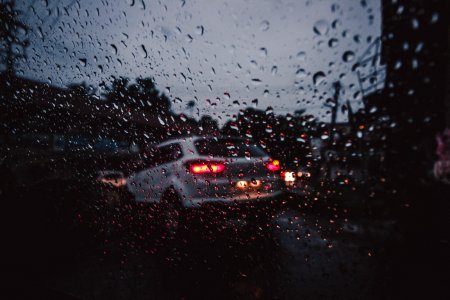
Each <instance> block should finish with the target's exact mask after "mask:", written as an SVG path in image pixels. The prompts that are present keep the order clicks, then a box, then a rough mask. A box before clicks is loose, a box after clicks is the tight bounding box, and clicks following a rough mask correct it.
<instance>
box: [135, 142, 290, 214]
mask: <svg viewBox="0 0 450 300" xmlns="http://www.w3.org/2000/svg"><path fill="white" fill-rule="evenodd" d="M143 157H144V159H143V160H144V164H145V165H146V166H147V169H144V170H141V171H138V172H136V173H134V174H131V175H130V176H129V177H128V179H127V187H128V190H129V191H130V192H131V193H132V194H133V195H134V197H135V201H137V202H138V203H159V204H161V205H162V206H163V207H164V211H163V214H167V215H166V217H167V219H170V220H173V221H174V222H176V221H177V220H179V218H180V212H182V211H187V210H193V209H195V208H201V207H205V206H209V205H219V206H222V207H223V206H230V205H232V204H237V205H240V206H242V205H244V206H252V205H255V204H257V203H262V202H267V201H266V200H270V199H274V198H276V197H277V196H280V195H281V194H282V186H283V183H282V181H281V178H280V174H279V170H280V165H279V162H278V161H276V160H272V159H271V157H269V155H268V154H267V153H266V152H265V151H264V150H263V149H261V148H260V147H259V146H257V145H256V144H255V143H254V142H250V141H247V140H244V139H240V138H228V137H187V138H178V139H172V140H168V141H165V142H163V143H161V144H159V145H156V146H154V147H149V148H148V149H146V150H145V152H144V153H143ZM217 217H219V216H217Z"/></svg>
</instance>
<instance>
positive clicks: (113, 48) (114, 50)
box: [111, 44, 117, 55]
mask: <svg viewBox="0 0 450 300" xmlns="http://www.w3.org/2000/svg"><path fill="white" fill-rule="evenodd" d="M111 48H112V52H113V54H114V55H117V46H116V45H114V44H111Z"/></svg>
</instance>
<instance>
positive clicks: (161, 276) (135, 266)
mask: <svg viewBox="0 0 450 300" xmlns="http://www.w3.org/2000/svg"><path fill="white" fill-rule="evenodd" d="M386 226H387V227H386ZM389 226H390V227H389ZM375 227H376V226H375ZM375 227H374V226H372V227H371V228H372V229H373V228H375ZM378 227H379V228H378V229H379V230H378V231H379V232H378V234H375V235H374V234H371V235H368V234H367V232H366V231H367V226H366V228H365V229H364V226H362V225H361V224H357V223H352V221H350V220H345V219H342V220H341V219H338V218H337V219H330V218H329V217H328V216H321V214H320V213H318V212H311V211H309V212H308V211H303V210H301V209H300V210H299V209H292V208H290V209H283V210H281V211H280V212H279V213H278V214H277V215H276V216H275V218H274V219H273V222H271V223H268V224H267V226H265V228H262V227H257V228H253V229H252V230H247V229H245V230H244V229H242V228H240V227H235V230H227V231H226V232H225V233H223V234H218V235H215V236H214V237H211V236H209V237H208V238H203V237H197V238H192V237H191V238H189V239H184V240H182V241H180V242H177V243H175V244H170V246H167V247H156V246H155V245H154V244H153V243H154V241H153V242H148V243H146V242H143V243H138V244H137V243H135V242H130V240H131V239H130V237H129V236H123V237H120V238H117V239H116V240H114V239H112V240H107V241H105V242H104V243H103V245H102V247H101V249H100V250H99V249H97V251H92V252H88V253H84V254H82V255H78V256H77V258H76V259H73V260H71V261H64V262H62V263H60V264H58V265H57V266H56V267H54V268H53V269H52V270H51V271H50V272H49V273H48V274H47V276H45V277H43V278H42V280H40V283H39V285H38V287H39V288H43V289H44V290H45V291H46V293H49V294H50V295H53V294H55V295H58V297H62V296H64V297H67V298H73V299H213V298H214V299H236V298H237V299H378V298H380V297H382V298H385V297H384V296H386V295H387V294H388V293H389V291H390V284H391V281H390V279H389V274H390V270H389V265H386V264H384V263H383V262H385V261H384V258H383V257H382V255H379V253H378V251H382V249H383V247H382V246H380V245H383V243H384V242H385V241H386V239H389V238H392V230H391V229H392V226H391V225H390V224H384V223H383V224H379V226H378ZM388 227H389V228H388ZM372 229H371V231H376V230H372ZM389 231H391V233H387V232H389ZM391 242H392V241H391ZM155 243H156V242H155Z"/></svg>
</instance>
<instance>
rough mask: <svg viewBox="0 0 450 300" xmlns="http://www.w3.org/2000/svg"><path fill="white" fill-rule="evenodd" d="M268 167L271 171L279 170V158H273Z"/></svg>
mask: <svg viewBox="0 0 450 300" xmlns="http://www.w3.org/2000/svg"><path fill="white" fill-rule="evenodd" d="M267 169H269V171H279V170H280V162H279V161H278V160H273V161H271V162H269V163H268V164H267Z"/></svg>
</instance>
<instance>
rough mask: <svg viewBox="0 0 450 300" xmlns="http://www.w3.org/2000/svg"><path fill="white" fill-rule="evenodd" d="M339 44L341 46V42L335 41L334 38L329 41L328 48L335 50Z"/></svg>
mask: <svg viewBox="0 0 450 300" xmlns="http://www.w3.org/2000/svg"><path fill="white" fill-rule="evenodd" d="M338 44H339V40H338V39H335V38H332V39H330V40H329V41H328V46H329V47H330V48H335V47H337V45H338Z"/></svg>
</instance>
